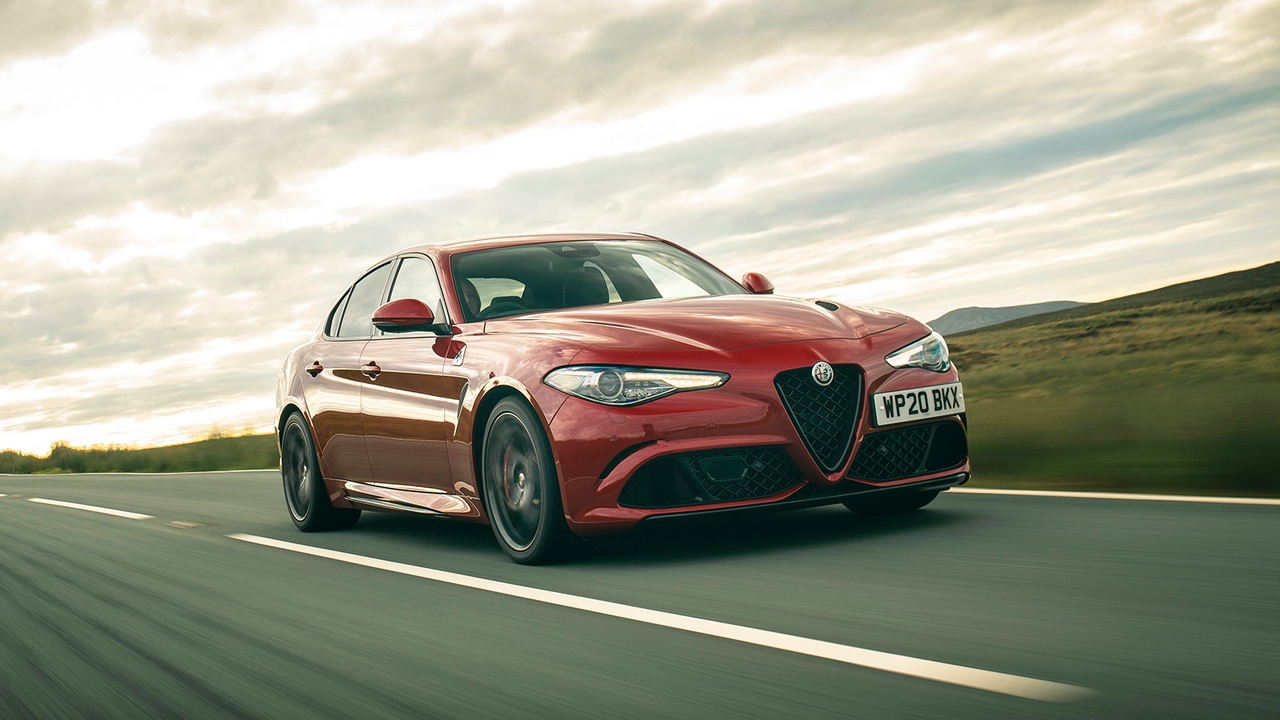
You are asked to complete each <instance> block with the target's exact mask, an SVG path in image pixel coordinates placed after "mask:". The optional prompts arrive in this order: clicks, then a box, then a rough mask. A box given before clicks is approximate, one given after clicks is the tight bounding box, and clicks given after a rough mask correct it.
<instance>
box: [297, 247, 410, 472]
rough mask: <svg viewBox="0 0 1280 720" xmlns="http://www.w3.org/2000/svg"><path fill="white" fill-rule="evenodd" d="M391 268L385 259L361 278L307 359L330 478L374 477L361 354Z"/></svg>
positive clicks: (314, 420) (306, 386)
mask: <svg viewBox="0 0 1280 720" xmlns="http://www.w3.org/2000/svg"><path fill="white" fill-rule="evenodd" d="M391 270H392V263H383V264H382V265H380V266H378V267H376V268H374V269H373V270H371V271H369V272H368V273H366V274H365V275H364V276H363V277H362V278H360V279H359V280H357V281H356V283H355V285H353V286H352V288H351V290H350V291H349V292H348V293H347V295H346V296H345V297H344V298H343V300H342V301H341V302H339V304H338V306H337V307H336V308H335V309H334V311H333V313H332V315H331V316H330V319H329V322H328V324H327V325H326V327H325V333H324V338H322V339H321V340H319V341H318V342H316V343H314V344H313V345H312V346H311V348H310V350H311V352H310V353H309V354H308V355H306V356H304V357H303V359H302V361H303V362H304V363H307V365H305V366H304V370H305V371H306V373H305V374H304V375H303V378H302V381H303V383H302V390H303V395H304V397H305V399H306V402H307V409H308V410H309V411H310V414H311V424H312V430H313V431H314V432H315V436H316V448H317V449H318V450H319V453H320V471H321V473H322V474H323V475H324V477H326V478H330V479H337V480H354V481H356V482H369V481H370V480H372V479H373V470H372V468H371V467H370V465H369V452H368V449H367V447H366V443H365V437H364V435H365V431H364V422H363V419H362V417H361V413H360V396H361V393H362V389H363V386H364V385H365V384H366V383H367V382H368V381H369V376H368V375H366V374H365V373H364V372H362V371H361V366H362V364H363V363H362V362H361V359H360V358H361V354H362V353H363V352H364V348H365V346H366V345H368V344H369V338H370V337H371V336H372V335H373V322H372V317H373V311H374V310H376V309H377V307H378V305H379V303H380V302H381V301H382V297H383V295H384V294H385V291H386V286H387V281H388V279H389V278H390V276H391Z"/></svg>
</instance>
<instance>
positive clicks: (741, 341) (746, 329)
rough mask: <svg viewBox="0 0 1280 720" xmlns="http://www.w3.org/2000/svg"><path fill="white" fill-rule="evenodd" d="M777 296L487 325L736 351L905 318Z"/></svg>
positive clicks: (626, 306)
mask: <svg viewBox="0 0 1280 720" xmlns="http://www.w3.org/2000/svg"><path fill="white" fill-rule="evenodd" d="M822 302H823V305H819V304H818V303H816V302H814V301H812V300H802V299H800V298H790V297H781V296H771V295H726V296H717V297H704V298H683V299H679V300H647V301H642V302H632V303H621V304H614V305H594V306H589V307H582V308H571V309H568V310H555V311H549V312H539V313H531V314H528V315H520V316H518V317H512V318H502V319H496V320H490V321H488V322H487V323H485V332H486V333H489V334H499V335H500V334H505V333H521V334H525V333H536V334H551V335H555V336H557V337H559V338H562V339H564V340H566V341H569V342H576V343H577V344H580V345H582V346H583V347H587V346H614V347H626V348H631V349H636V350H655V351H687V350H710V351H715V352H733V351H735V350H741V349H743V348H748V347H759V346H761V345H775V344H778V343H787V342H796V341H801V340H826V339H842V338H849V339H858V338H864V337H866V336H868V335H873V334H875V333H878V332H884V331H885V330H890V329H892V328H895V327H898V326H899V325H902V324H903V323H905V322H907V321H908V318H907V317H906V316H905V315H900V314H898V313H894V312H889V311H887V310H878V309H874V308H865V307H858V308H852V307H847V306H844V305H837V304H835V303H828V302H826V301H822Z"/></svg>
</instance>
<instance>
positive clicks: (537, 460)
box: [480, 397, 577, 565]
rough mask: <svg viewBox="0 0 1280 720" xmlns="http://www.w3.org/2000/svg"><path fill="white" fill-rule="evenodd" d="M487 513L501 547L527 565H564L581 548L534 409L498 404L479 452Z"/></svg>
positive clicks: (518, 403) (516, 401) (506, 400)
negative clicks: (569, 520) (561, 495)
mask: <svg viewBox="0 0 1280 720" xmlns="http://www.w3.org/2000/svg"><path fill="white" fill-rule="evenodd" d="M480 458H481V464H480V470H481V480H480V482H481V485H482V486H483V492H484V501H485V510H486V512H488V514H489V524H490V526H491V527H492V528H493V535H494V537H496V538H497V539H498V545H500V546H502V549H503V550H504V551H505V552H506V553H507V555H508V556H509V557H510V558H511V559H512V560H514V561H516V562H518V563H520V564H522V565H540V564H546V563H551V562H555V561H557V560H561V559H564V558H565V557H567V556H568V554H569V553H570V551H571V550H572V549H573V548H574V547H575V546H576V545H577V543H576V542H575V541H576V539H577V538H576V536H575V535H574V534H573V532H572V531H570V530H569V526H568V524H567V523H565V519H564V506H563V505H562V504H561V501H560V481H559V479H558V478H557V477H556V466H555V461H554V460H553V458H552V454H551V443H550V442H549V441H548V440H547V434H546V432H545V431H543V429H542V423H541V421H539V420H538V416H537V414H535V413H534V412H533V409H532V408H530V407H529V406H528V404H526V403H525V402H523V401H522V400H520V399H517V398H514V397H509V398H504V399H502V400H500V401H498V404H497V406H495V407H494V408H493V413H492V414H490V415H489V421H488V422H487V423H485V428H484V441H483V444H482V445H481V449H480Z"/></svg>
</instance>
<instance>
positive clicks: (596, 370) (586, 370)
mask: <svg viewBox="0 0 1280 720" xmlns="http://www.w3.org/2000/svg"><path fill="white" fill-rule="evenodd" d="M728 380H729V376H728V375H726V374H724V373H716V372H701V371H698V370H656V369H649V368H629V367H608V366H579V367H564V368H560V369H559V370H552V371H551V372H550V373H549V374H548V375H547V377H546V378H545V379H544V380H543V382H545V383H546V384H548V385H550V386H551V387H553V388H556V389H557V390H562V391H564V392H567V393H569V394H570V395H573V396H575V397H580V398H582V399H584V400H590V401H591V402H598V403H602V404H604V405H638V404H640V403H642V402H648V401H649V400H654V399H656V398H660V397H662V396H664V395H670V394H671V393H677V392H682V391H685V390H705V389H707V388H713V387H720V386H721V385H723V384H725V383H726V382H728Z"/></svg>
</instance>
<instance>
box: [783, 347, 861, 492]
mask: <svg viewBox="0 0 1280 720" xmlns="http://www.w3.org/2000/svg"><path fill="white" fill-rule="evenodd" d="M834 369H835V378H834V379H833V380H832V381H831V384H830V385H828V386H826V387H823V386H821V385H819V384H818V383H817V382H816V381H814V379H813V372H812V370H811V369H810V368H799V369H796V370H788V371H786V372H784V373H779V374H778V376H777V377H776V378H774V381H773V383H774V385H775V386H776V387H777V388H778V395H779V396H781V397H782V404H783V405H784V406H785V407H786V408H787V413H788V414H789V415H790V416H791V422H792V423H794V424H795V426H796V430H797V431H799V433H800V439H802V440H804V444H805V447H807V448H809V454H811V455H812V456H813V459H814V460H815V461H817V463H818V467H820V468H822V469H823V470H824V471H826V472H835V471H836V470H839V469H840V468H841V467H842V466H843V465H844V461H845V460H847V459H848V458H849V450H850V448H852V447H853V430H854V426H855V425H856V424H857V422H858V408H859V407H860V406H861V405H862V372H861V371H859V370H858V368H857V366H854V365H836V366H835V368H834Z"/></svg>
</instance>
